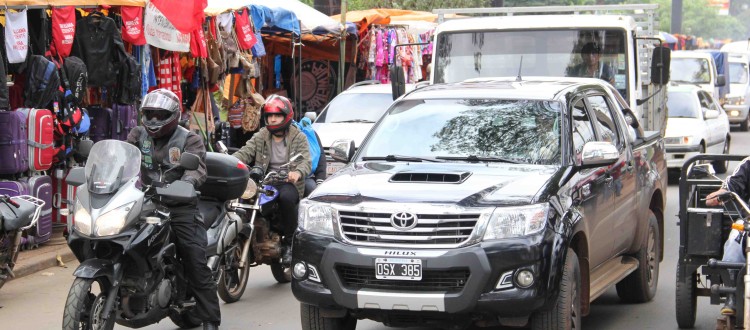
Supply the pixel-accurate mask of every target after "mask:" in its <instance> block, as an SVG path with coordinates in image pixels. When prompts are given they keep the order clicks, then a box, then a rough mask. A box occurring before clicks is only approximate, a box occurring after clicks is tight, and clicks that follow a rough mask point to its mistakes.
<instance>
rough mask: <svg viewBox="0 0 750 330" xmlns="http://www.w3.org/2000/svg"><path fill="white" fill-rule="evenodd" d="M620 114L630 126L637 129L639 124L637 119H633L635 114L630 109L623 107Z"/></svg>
mask: <svg viewBox="0 0 750 330" xmlns="http://www.w3.org/2000/svg"><path fill="white" fill-rule="evenodd" d="M622 115H623V116H624V117H625V122H626V123H627V124H628V125H630V127H632V128H635V129H637V128H638V126H640V124H639V123H638V120H637V119H635V114H633V111H632V110H630V109H623V110H622Z"/></svg>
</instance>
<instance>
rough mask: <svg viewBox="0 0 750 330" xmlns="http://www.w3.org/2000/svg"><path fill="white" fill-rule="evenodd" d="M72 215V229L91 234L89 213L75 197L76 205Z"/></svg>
mask: <svg viewBox="0 0 750 330" xmlns="http://www.w3.org/2000/svg"><path fill="white" fill-rule="evenodd" d="M74 212H75V215H74V216H73V229H75V230H76V231H77V232H79V233H81V234H83V235H86V236H91V214H89V212H88V211H86V209H85V208H84V207H83V205H81V201H79V200H78V199H77V198H76V206H75V209H74Z"/></svg>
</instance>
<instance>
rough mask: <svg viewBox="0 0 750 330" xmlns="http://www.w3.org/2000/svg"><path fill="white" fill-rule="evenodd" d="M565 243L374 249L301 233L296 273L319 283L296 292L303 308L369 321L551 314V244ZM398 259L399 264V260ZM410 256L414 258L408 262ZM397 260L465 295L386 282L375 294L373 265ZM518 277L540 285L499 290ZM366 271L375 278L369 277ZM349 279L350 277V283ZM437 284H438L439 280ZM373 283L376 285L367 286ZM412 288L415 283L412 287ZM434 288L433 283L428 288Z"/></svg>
mask: <svg viewBox="0 0 750 330" xmlns="http://www.w3.org/2000/svg"><path fill="white" fill-rule="evenodd" d="M556 237H557V241H558V242H559V237H558V236H557V234H555V233H553V232H552V231H548V230H545V231H544V232H543V233H541V234H539V235H534V236H529V237H524V238H516V239H506V240H502V241H498V242H483V243H481V244H477V245H473V246H468V247H462V248H456V249H408V248H379V247H378V248H375V247H365V246H353V245H347V244H342V243H340V242H338V241H336V240H334V239H333V238H331V237H325V236H319V235H314V234H310V233H307V232H301V231H298V232H297V233H296V234H295V237H294V243H293V249H292V254H293V261H292V265H293V266H294V265H296V264H297V263H299V262H304V263H305V264H306V265H307V266H308V267H307V268H308V269H309V266H313V267H314V268H315V269H316V270H317V272H318V277H319V280H320V281H319V282H317V281H315V280H312V279H310V278H309V277H307V276H306V277H305V278H302V279H297V278H294V279H293V280H292V292H293V293H294V296H295V297H296V298H297V299H298V300H299V301H301V302H303V303H306V304H310V305H314V306H318V307H320V308H321V309H324V310H341V309H347V310H349V311H354V312H355V313H356V312H359V313H362V314H368V312H369V313H372V312H374V311H378V312H383V313H386V314H387V313H404V312H412V313H413V312H443V313H451V314H464V315H466V314H476V313H479V314H482V313H484V314H488V315H492V316H493V317H500V318H518V317H528V316H529V315H531V313H533V312H534V311H535V310H537V309H539V308H541V307H543V306H545V304H546V303H547V302H548V301H547V300H546V299H547V298H548V296H549V295H547V292H548V291H549V290H550V289H549V288H550V285H551V284H550V283H549V281H548V280H547V279H548V278H549V276H548V275H549V269H550V264H551V262H550V259H551V258H549V257H548V256H547V254H548V253H550V252H549V251H552V250H553V249H552V248H551V246H552V242H553V241H555V240H556ZM394 254H396V256H394ZM404 254H406V255H408V256H405V255H404ZM376 257H377V258H383V257H398V258H418V259H421V260H422V269H423V274H424V275H423V278H422V281H426V278H427V277H428V273H431V274H443V276H445V279H444V281H454V283H455V284H457V285H456V286H460V288H456V287H455V286H454V288H452V289H447V290H443V289H436V290H430V289H425V288H424V287H421V288H419V289H416V290H415V289H413V288H414V287H413V286H412V285H414V282H416V281H399V280H389V281H385V282H388V283H391V284H392V285H391V286H390V287H388V285H385V286H383V285H382V284H383V282H382V281H381V282H379V286H376V287H371V286H369V285H371V284H372V283H375V282H377V280H375V276H374V262H375V258H376ZM351 269H360V270H365V271H364V272H363V273H362V274H364V275H363V276H362V277H363V278H362V279H361V281H358V282H357V281H352V279H351V278H350V277H346V276H350V275H349V274H351V273H346V271H347V270H351ZM520 269H530V270H532V271H533V272H534V277H535V281H534V284H533V285H532V286H531V287H529V288H527V289H522V288H519V287H517V286H516V285H513V284H511V285H510V287H508V288H505V289H496V285H497V284H498V281H500V279H501V277H507V275H506V274H508V273H510V274H514V272H516V271H518V270H520ZM367 270H370V271H369V273H368V271H367ZM461 270H467V271H468V272H469V275H468V279H467V280H465V282H464V283H460V282H461V280H456V279H455V278H449V277H450V276H449V275H448V274H449V273H455V272H456V271H461ZM345 274H346V275H345ZM433 280H434V279H433ZM368 281H370V282H368ZM410 282H411V283H410ZM430 283H431V282H430Z"/></svg>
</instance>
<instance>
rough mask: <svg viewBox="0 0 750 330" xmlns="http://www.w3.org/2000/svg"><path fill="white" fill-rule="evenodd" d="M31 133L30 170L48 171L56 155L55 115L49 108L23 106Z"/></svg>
mask: <svg viewBox="0 0 750 330" xmlns="http://www.w3.org/2000/svg"><path fill="white" fill-rule="evenodd" d="M17 111H21V112H23V113H25V114H26V124H27V131H28V133H29V140H28V143H29V170H31V171H46V170H49V169H50V167H52V160H53V159H54V157H55V141H54V138H55V115H54V114H52V111H49V110H47V109H29V108H21V109H18V110H17Z"/></svg>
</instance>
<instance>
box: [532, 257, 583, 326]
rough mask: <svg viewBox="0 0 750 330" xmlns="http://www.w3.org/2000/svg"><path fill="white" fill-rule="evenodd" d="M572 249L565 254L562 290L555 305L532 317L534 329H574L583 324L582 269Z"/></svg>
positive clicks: (561, 282) (561, 281)
mask: <svg viewBox="0 0 750 330" xmlns="http://www.w3.org/2000/svg"><path fill="white" fill-rule="evenodd" d="M579 267H580V266H579V264H578V255H576V253H575V251H573V250H572V249H568V251H567V253H566V254H565V266H564V269H563V276H562V279H561V280H560V292H559V294H558V296H557V301H556V302H555V305H554V306H553V307H552V308H551V309H549V310H541V311H538V312H536V313H534V315H533V316H532V317H531V329H532V330H574V329H578V330H580V329H582V326H581V290H580V289H581V269H580V268H579Z"/></svg>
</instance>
